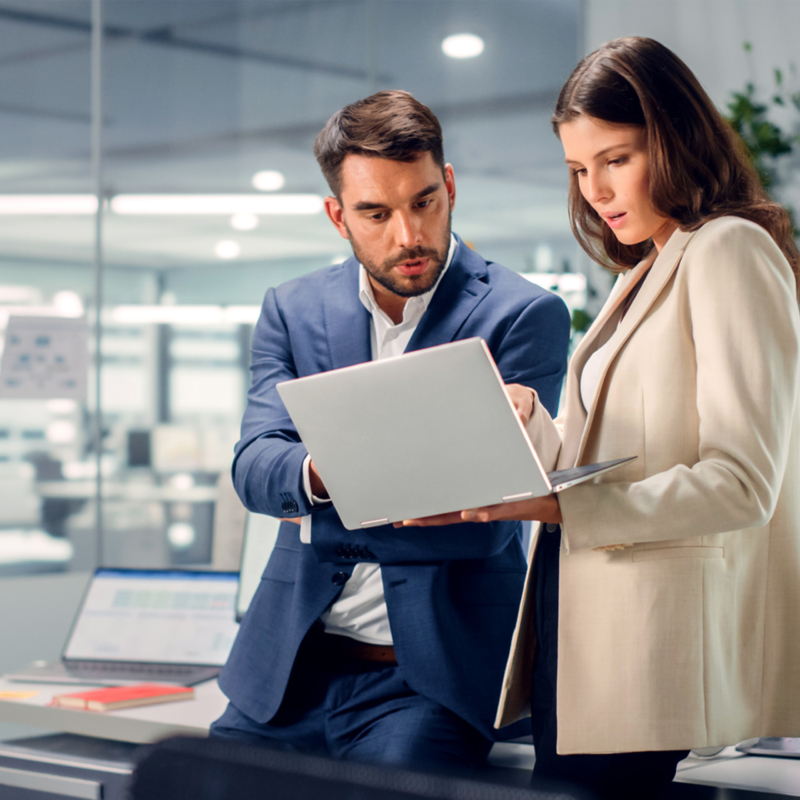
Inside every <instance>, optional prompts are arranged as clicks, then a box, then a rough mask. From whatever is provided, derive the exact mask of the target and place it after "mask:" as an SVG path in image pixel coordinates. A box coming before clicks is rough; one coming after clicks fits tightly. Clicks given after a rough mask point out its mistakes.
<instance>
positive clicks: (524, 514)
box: [394, 494, 562, 528]
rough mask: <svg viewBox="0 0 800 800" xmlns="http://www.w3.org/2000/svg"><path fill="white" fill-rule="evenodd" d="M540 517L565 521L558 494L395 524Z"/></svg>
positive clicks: (431, 524) (417, 525)
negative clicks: (562, 517) (562, 516)
mask: <svg viewBox="0 0 800 800" xmlns="http://www.w3.org/2000/svg"><path fill="white" fill-rule="evenodd" d="M507 519H514V520H528V519H531V520H536V521H537V522H553V523H558V522H561V521H562V520H561V506H559V504H558V497H557V496H556V495H554V494H550V495H547V496H545V497H533V498H531V499H530V500H517V501H516V502H514V503H500V504H499V505H496V506H486V507H484V508H472V509H469V510H468V511H453V512H451V513H450V514H437V515H435V516H433V517H423V518H421V519H404V520H403V521H402V522H395V523H394V527H395V528H428V527H434V526H439V525H453V524H455V523H457V522H495V521H498V520H507Z"/></svg>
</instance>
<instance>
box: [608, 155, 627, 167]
mask: <svg viewBox="0 0 800 800" xmlns="http://www.w3.org/2000/svg"><path fill="white" fill-rule="evenodd" d="M627 160H628V159H627V158H626V157H625V156H620V157H619V158H612V159H611V160H610V161H609V162H608V164H609V166H614V167H618V166H620V165H621V164H624V163H625V162H626V161H627Z"/></svg>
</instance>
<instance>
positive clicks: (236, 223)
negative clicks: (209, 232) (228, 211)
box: [231, 214, 258, 231]
mask: <svg viewBox="0 0 800 800" xmlns="http://www.w3.org/2000/svg"><path fill="white" fill-rule="evenodd" d="M231 227H232V228H234V229H235V230H237V231H252V230H253V228H257V227H258V217H257V216H256V215H255V214H234V215H233V216H232V217H231Z"/></svg>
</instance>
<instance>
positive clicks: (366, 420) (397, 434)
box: [277, 338, 630, 530]
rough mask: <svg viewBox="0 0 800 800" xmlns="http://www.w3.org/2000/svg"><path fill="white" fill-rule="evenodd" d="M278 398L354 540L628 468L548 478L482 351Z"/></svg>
mask: <svg viewBox="0 0 800 800" xmlns="http://www.w3.org/2000/svg"><path fill="white" fill-rule="evenodd" d="M277 390H278V393H279V395H280V397H281V399H282V400H283V402H284V404H285V406H286V408H287V410H288V412H289V414H290V416H291V418H292V421H293V422H294V424H295V426H296V428H297V431H298V433H299V434H300V438H301V439H302V441H303V444H304V445H305V446H306V448H307V449H308V452H309V454H310V455H311V458H312V460H313V462H314V465H315V467H316V469H317V470H318V471H319V473H320V476H321V478H322V480H323V482H324V484H325V488H326V489H327V490H328V493H329V495H330V497H331V500H332V501H333V505H334V507H335V508H336V510H337V512H338V513H339V516H340V518H341V520H342V523H343V524H344V526H345V528H347V529H348V530H358V529H361V528H369V527H375V526H378V525H386V524H388V523H391V522H396V521H399V520H403V519H412V518H416V517H426V516H431V515H433V514H443V513H448V512H451V511H459V510H461V509H465V508H476V507H480V506H488V505H495V504H497V503H503V502H512V501H514V500H523V499H527V498H530V497H540V496H543V495H547V494H550V493H551V492H554V491H560V490H562V489H566V488H568V487H569V486H572V485H575V484H576V483H580V482H582V481H584V480H588V479H589V478H592V477H595V476H596V475H599V474H601V473H602V472H606V471H608V470H610V469H615V468H616V467H618V466H621V464H623V463H624V462H625V461H629V460H630V459H618V460H617V461H614V462H605V463H603V464H593V465H588V466H581V467H577V468H575V470H570V474H569V476H568V480H560V477H561V476H560V475H558V474H557V473H554V474H553V475H551V476H548V474H547V473H546V472H545V470H544V469H543V468H542V464H541V461H540V459H539V456H538V455H537V454H536V451H535V449H534V447H533V445H532V444H531V441H530V439H529V438H528V434H527V432H526V431H525V428H524V427H523V425H522V423H521V421H520V419H519V417H518V416H517V413H516V411H515V409H514V405H513V403H512V402H511V400H510V398H509V396H508V394H507V393H506V391H505V386H504V384H503V380H502V378H501V376H500V373H499V371H498V369H497V366H496V365H495V363H494V360H493V359H492V356H491V353H490V352H489V348H488V347H487V346H486V343H485V342H484V341H483V339H477V338H475V339H465V340H463V341H460V342H454V343H451V344H445V345H440V346H438V347H431V348H428V349H426V350H418V351H416V352H413V353H406V354H404V355H401V356H397V357H396V358H387V359H385V360H381V361H372V362H367V363H365V364H357V365H356V366H352V367H346V368H344V369H337V370H331V371H329V372H322V373H319V374H316V375H310V376H307V377H303V378H298V379H296V380H293V381H285V382H282V383H279V384H278V385H277ZM552 479H554V480H552Z"/></svg>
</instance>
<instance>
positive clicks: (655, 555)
mask: <svg viewBox="0 0 800 800" xmlns="http://www.w3.org/2000/svg"><path fill="white" fill-rule="evenodd" d="M724 555H725V548H724V547H691V546H690V547H653V548H644V549H642V550H634V551H633V560H634V561H660V560H662V559H664V558H722V557H723V556H724Z"/></svg>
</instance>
